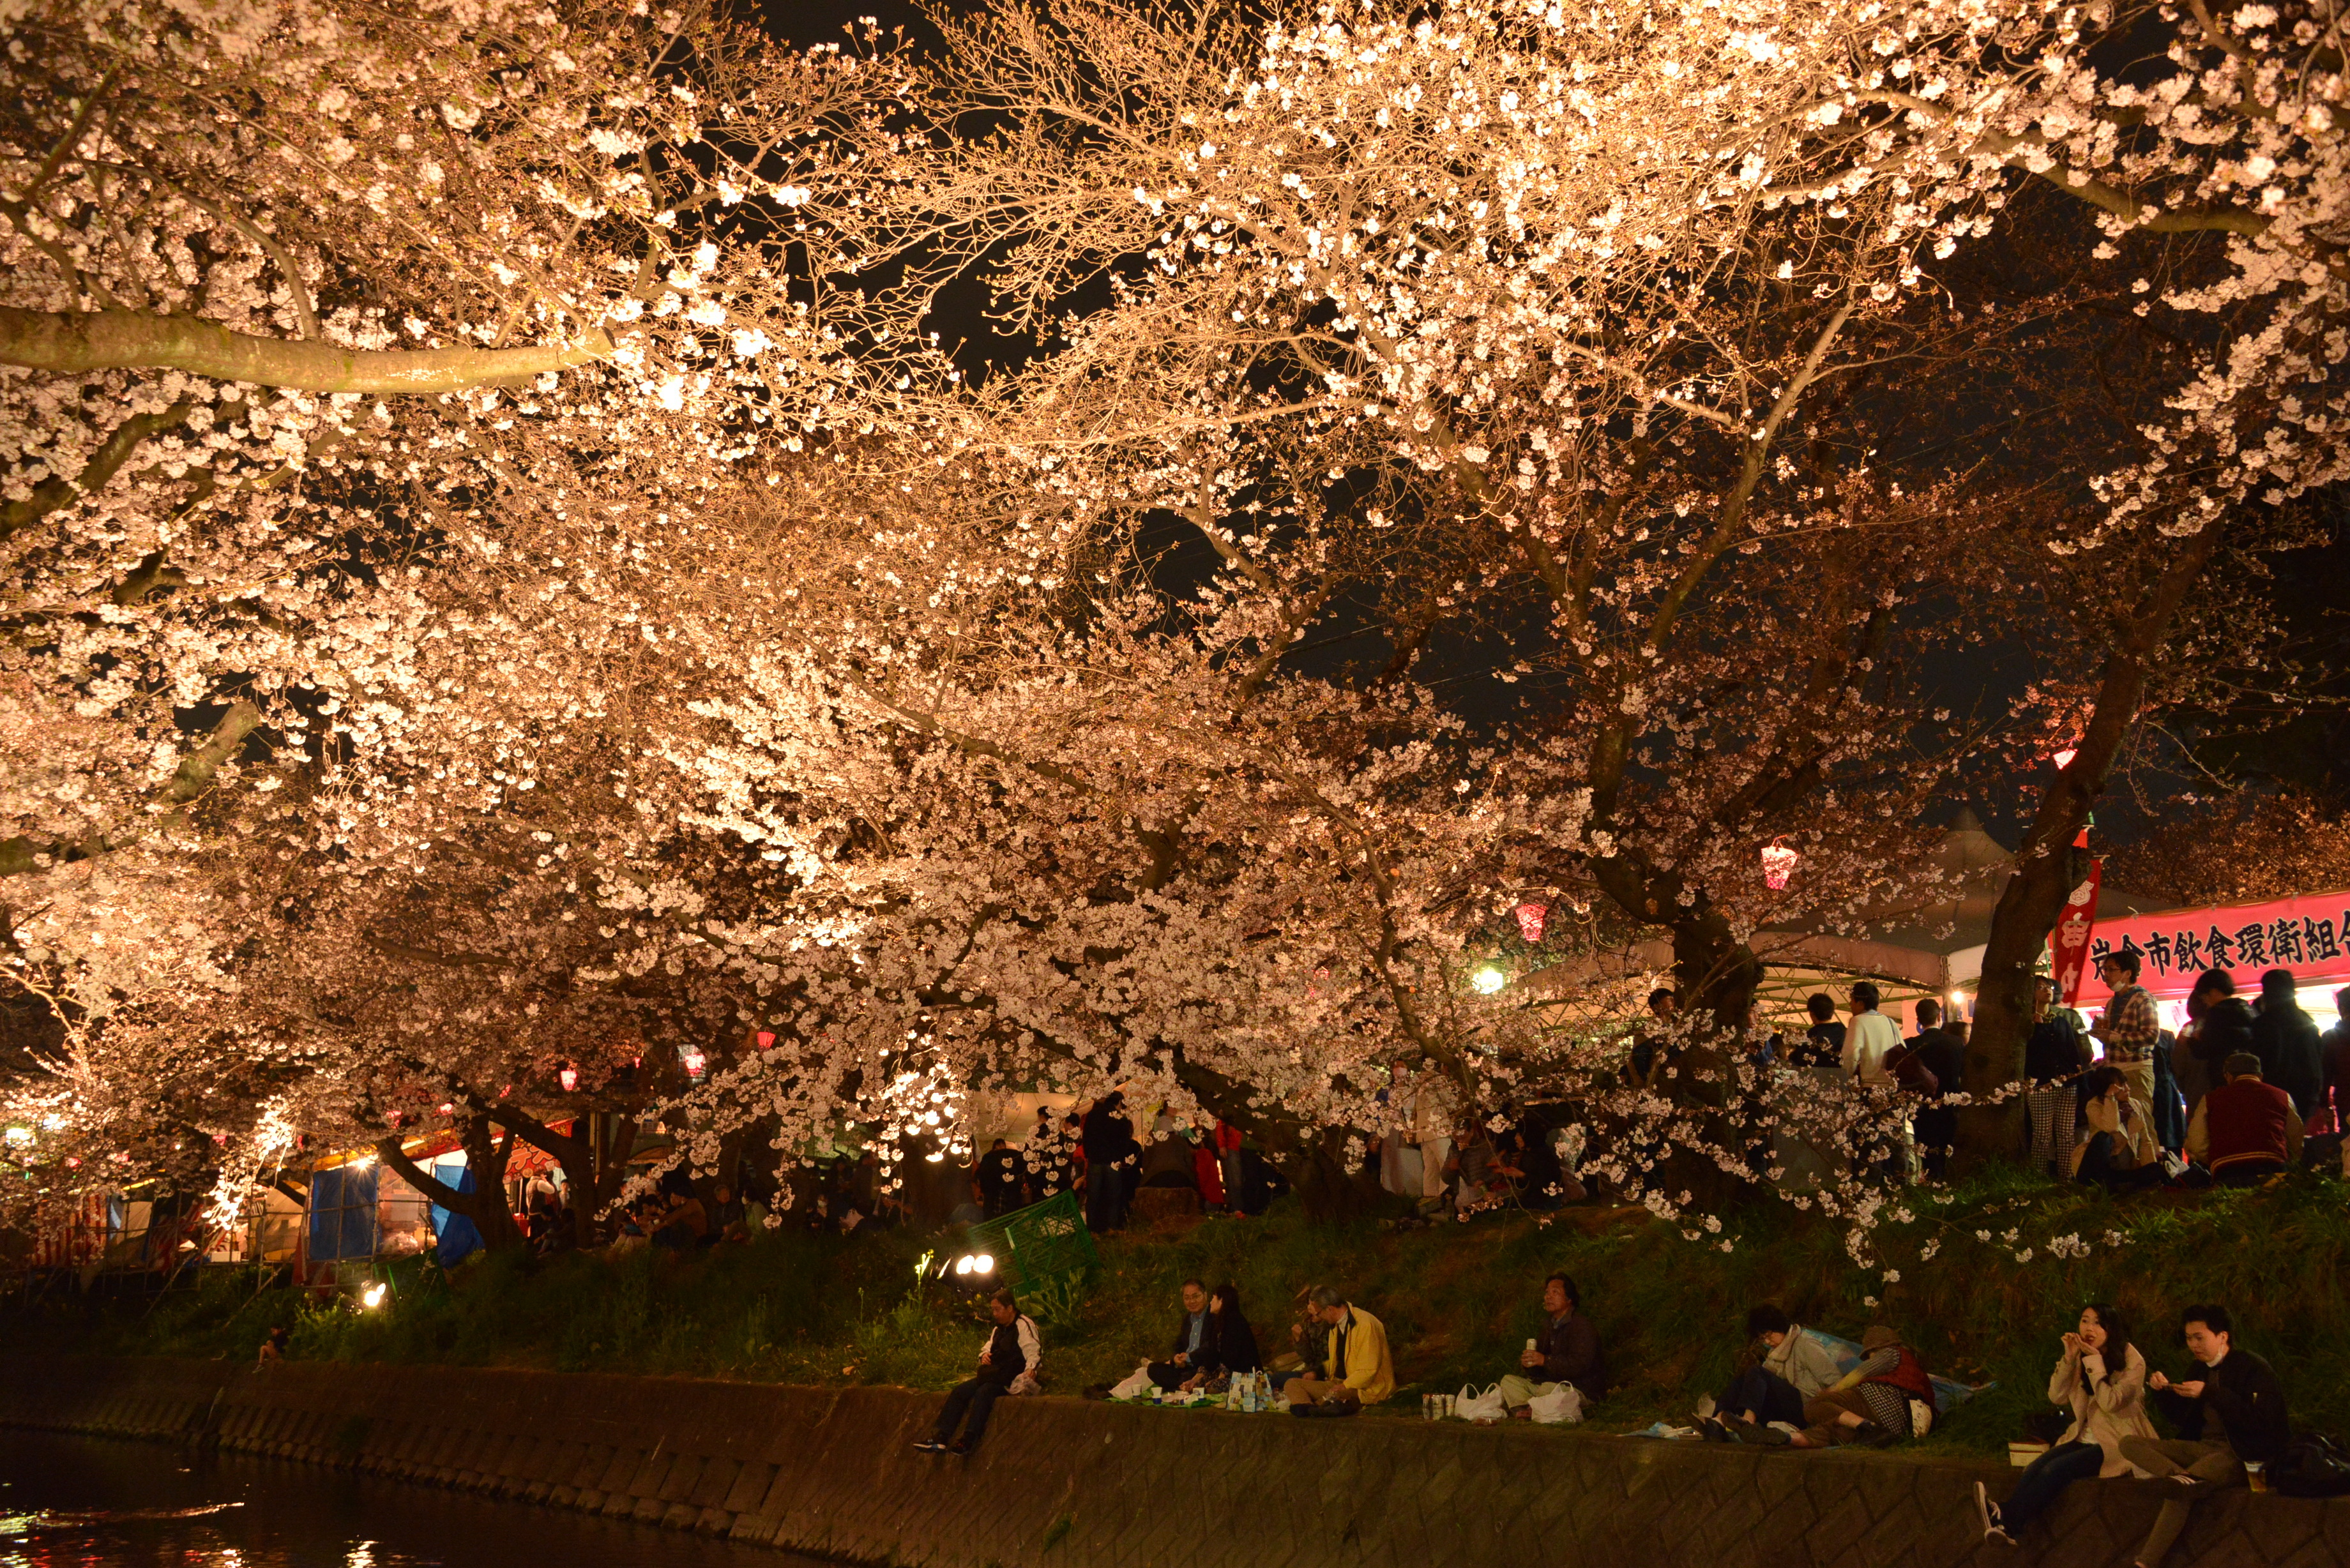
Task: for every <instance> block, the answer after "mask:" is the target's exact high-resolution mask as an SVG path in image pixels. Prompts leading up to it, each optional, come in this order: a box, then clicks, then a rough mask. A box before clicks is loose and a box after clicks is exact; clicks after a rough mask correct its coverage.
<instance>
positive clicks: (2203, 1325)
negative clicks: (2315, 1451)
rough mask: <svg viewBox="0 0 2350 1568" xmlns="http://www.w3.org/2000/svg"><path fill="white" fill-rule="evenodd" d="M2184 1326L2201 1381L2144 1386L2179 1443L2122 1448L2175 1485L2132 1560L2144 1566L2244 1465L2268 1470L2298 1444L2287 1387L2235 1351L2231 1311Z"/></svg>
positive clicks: (2190, 1315) (2163, 1380) (2209, 1309)
mask: <svg viewBox="0 0 2350 1568" xmlns="http://www.w3.org/2000/svg"><path fill="white" fill-rule="evenodd" d="M2179 1322H2180V1329H2181V1331H2182V1333H2183V1334H2184V1336H2185V1338H2186V1341H2187V1354H2188V1355H2191V1356H2193V1357H2194V1358H2195V1359H2196V1360H2197V1361H2198V1362H2200V1363H2201V1364H2202V1366H2203V1376H2200V1377H2198V1378H2194V1379H2192V1380H2190V1381H2188V1382H2185V1383H2173V1382H2171V1381H2170V1379H2169V1378H2168V1377H2166V1376H2163V1374H2161V1373H2159V1372H2157V1373H2153V1374H2151V1375H2149V1376H2147V1380H2146V1386H2147V1390H2148V1391H2149V1392H2150V1394H2151V1395H2152V1397H2153V1401H2154V1407H2155V1408H2156V1409H2158V1410H2159V1411H2161V1412H2162V1413H2163V1415H2164V1416H2166V1417H2168V1418H2169V1420H2170V1423H2171V1425H2173V1426H2174V1427H2176V1428H2178V1439H2177V1440H2176V1441H2173V1442H2164V1441H2162V1440H2161V1439H2160V1438H2123V1439H2122V1442H2121V1455H2122V1458H2124V1459H2127V1460H2128V1461H2129V1462H2130V1463H2132V1464H2134V1465H2136V1466H2137V1468H2138V1469H2142V1470H2145V1471H2147V1473H2149V1474H2151V1475H2155V1476H2159V1477H2163V1478H2167V1479H2169V1480H2172V1481H2173V1482H2174V1484H2176V1485H2177V1486H2178V1491H2176V1492H2174V1493H2173V1494H2172V1495H2170V1496H2169V1497H2168V1498H2167V1499H2166V1500H2165V1501H2164V1502H2163V1505H2162V1511H2161V1512H2160V1513H2159V1514H2158V1515H2156V1516H2155V1521H2154V1530H2153V1531H2152V1532H2151V1533H2149V1534H2148V1535H2147V1538H2146V1546H2145V1548H2144V1549H2143V1550H2142V1551H2140V1552H2138V1554H2137V1557H2136V1558H2134V1559H2133V1560H2132V1561H2134V1562H2136V1563H2138V1564H2139V1565H2140V1568H2162V1560H2163V1558H2164V1556H2165V1555H2167V1554H2168V1552H2169V1551H2170V1547H2171V1543H2172V1542H2175V1541H2177V1540H2178V1532H2180V1531H2181V1530H2184V1529H2185V1528H2186V1527H2187V1510H2188V1505H2189V1503H2190V1502H2191V1501H2194V1500H2195V1499H2198V1498H2199V1497H2202V1496H2203V1495H2204V1494H2206V1493H2207V1492H2210V1491H2213V1490H2217V1489H2219V1488H2220V1487H2223V1486H2228V1485H2231V1484H2233V1483H2234V1482H2236V1481H2239V1480H2242V1479H2243V1475H2244V1463H2245V1461H2247V1460H2249V1461H2251V1462H2252V1463H2254V1464H2262V1465H2265V1464H2268V1463H2270V1462H2271V1461H2272V1460H2274V1459H2276V1458H2277V1456H2278V1455H2280V1454H2282V1453H2283V1452H2284V1449H2285V1445H2286V1444H2287V1443H2289V1442H2291V1441H2292V1440H2293V1428H2292V1427H2291V1425H2290V1424H2289V1423H2288V1422H2287V1420H2286V1418H2285V1408H2284V1385H2283V1384H2282V1383H2280V1382H2278V1381H2277V1375H2276V1370H2275V1369H2274V1368H2273V1367H2272V1366H2269V1364H2268V1363H2267V1362H2265V1361H2262V1359H2261V1358H2260V1357H2259V1356H2257V1355H2253V1354H2252V1353H2251V1351H2249V1350H2236V1349H2233V1348H2231V1347H2230V1343H2229V1342H2230V1339H2232V1338H2233V1337H2234V1332H2235V1327H2234V1324H2232V1323H2230V1321H2229V1317H2228V1311H2227V1309H2226V1308H2225V1307H2220V1306H2191V1307H2189V1308H2188V1309H2187V1310H2186V1311H2185V1312H2184V1313H2182V1314H2179ZM2181 1478H2184V1479H2181Z"/></svg>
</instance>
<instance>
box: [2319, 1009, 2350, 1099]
mask: <svg viewBox="0 0 2350 1568" xmlns="http://www.w3.org/2000/svg"><path fill="white" fill-rule="evenodd" d="M2334 1011H2335V1012H2338V1013H2340V1014H2341V1015H2342V1016H2341V1019H2340V1020H2339V1022H2337V1023H2335V1024H2334V1027H2333V1028H2331V1029H2329V1030H2327V1031H2326V1032H2325V1033H2324V1037H2323V1038H2322V1039H2321V1040H2320V1041H2319V1042H2318V1044H2320V1045H2322V1046H2323V1047H2324V1051H2325V1094H2326V1097H2327V1098H2328V1099H2329V1100H2331V1101H2332V1102H2333V1105H2334V1127H2333V1128H2332V1130H2333V1131H2334V1132H2338V1133H2350V985H2345V986H2344V987H2343V988H2342V989H2341V990H2340V991H2337V992H2334Z"/></svg>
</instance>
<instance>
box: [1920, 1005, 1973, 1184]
mask: <svg viewBox="0 0 2350 1568" xmlns="http://www.w3.org/2000/svg"><path fill="white" fill-rule="evenodd" d="M1909 1050H1910V1054H1912V1055H1914V1056H1916V1057H1917V1058H1918V1061H1919V1062H1920V1063H1922V1064H1924V1065H1925V1068H1926V1071H1928V1072H1929V1073H1931V1074H1933V1075H1934V1087H1932V1088H1931V1089H1929V1090H1927V1091H1926V1096H1925V1097H1926V1103H1925V1105H1924V1106H1921V1107H1920V1108H1919V1109H1918V1115H1917V1117H1916V1125H1917V1132H1918V1152H1919V1159H1920V1162H1921V1163H1922V1164H1923V1165H1924V1167H1925V1169H1926V1175H1927V1176H1928V1177H1929V1179H1932V1180H1935V1181H1939V1180H1941V1179H1942V1173H1943V1171H1944V1169H1945V1168H1946V1167H1947V1166H1948V1164H1949V1161H1950V1146H1951V1145H1953V1144H1955V1143H1957V1142H1958V1140H1959V1113H1958V1112H1956V1111H1955V1110H1952V1109H1951V1108H1950V1106H1946V1105H1944V1104H1943V1103H1942V1101H1943V1100H1944V1099H1945V1098H1946V1097H1948V1096H1952V1095H1956V1094H1960V1093H1963V1092H1964V1091H1965V1089H1966V1072H1967V1048H1966V1047H1965V1046H1964V1045H1962V1044H1960V1043H1959V1040H1958V1037H1957V1036H1955V1035H1953V1034H1952V1033H1950V1031H1949V1030H1948V1029H1945V1028H1943V1027H1942V1004H1941V1003H1940V1002H1937V1001H1935V1000H1934V999H1933V998H1932V997H1930V996H1929V997H1927V998H1926V999H1925V1000H1924V1001H1922V1002H1918V1033H1915V1034H1913V1035H1911V1036H1910V1037H1909Z"/></svg>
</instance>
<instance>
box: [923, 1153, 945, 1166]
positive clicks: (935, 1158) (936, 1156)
mask: <svg viewBox="0 0 2350 1568" xmlns="http://www.w3.org/2000/svg"><path fill="white" fill-rule="evenodd" d="M922 1158H924V1159H926V1160H929V1161H930V1162H931V1164H932V1165H938V1164H941V1163H943V1162H944V1160H945V1159H946V1158H947V1151H946V1150H944V1149H937V1150H934V1151H932V1152H931V1153H930V1154H926V1155H924V1156H922Z"/></svg>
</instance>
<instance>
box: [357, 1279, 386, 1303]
mask: <svg viewBox="0 0 2350 1568" xmlns="http://www.w3.org/2000/svg"><path fill="white" fill-rule="evenodd" d="M359 1304H360V1305H361V1306H364V1307H380V1306H381V1305H383V1282H382V1281H380V1280H379V1281H377V1282H375V1283H374V1284H371V1285H369V1287H368V1288H367V1289H365V1290H363V1291H361V1292H360V1293H359Z"/></svg>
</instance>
